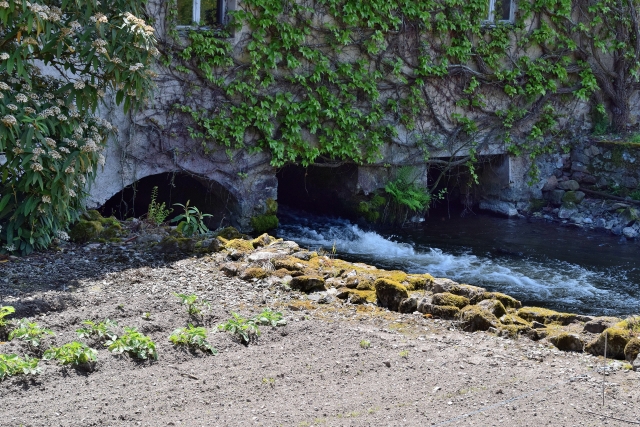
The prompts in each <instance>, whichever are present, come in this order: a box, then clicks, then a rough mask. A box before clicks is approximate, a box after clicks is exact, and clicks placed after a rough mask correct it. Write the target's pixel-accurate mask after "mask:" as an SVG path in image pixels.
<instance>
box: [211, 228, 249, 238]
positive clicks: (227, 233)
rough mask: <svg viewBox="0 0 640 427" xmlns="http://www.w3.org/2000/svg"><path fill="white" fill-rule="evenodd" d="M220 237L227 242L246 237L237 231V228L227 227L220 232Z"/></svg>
mask: <svg viewBox="0 0 640 427" xmlns="http://www.w3.org/2000/svg"><path fill="white" fill-rule="evenodd" d="M218 236H219V237H222V238H223V239H225V240H234V239H242V238H244V237H246V236H245V235H244V234H242V233H240V232H239V231H238V230H236V228H235V227H225V228H223V229H222V230H220V231H219V232H218Z"/></svg>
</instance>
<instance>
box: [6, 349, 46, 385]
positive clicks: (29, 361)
mask: <svg viewBox="0 0 640 427" xmlns="http://www.w3.org/2000/svg"><path fill="white" fill-rule="evenodd" d="M38 362H39V360H38V359H36V358H31V357H29V356H24V359H22V358H20V357H18V356H17V355H15V354H0V381H2V380H4V379H5V378H7V377H11V376H14V375H21V374H22V375H35V374H39V373H40V367H39V366H38Z"/></svg>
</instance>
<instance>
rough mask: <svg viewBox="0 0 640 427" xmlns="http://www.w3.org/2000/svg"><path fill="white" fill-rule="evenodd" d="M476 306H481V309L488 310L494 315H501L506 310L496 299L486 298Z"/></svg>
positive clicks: (505, 312)
mask: <svg viewBox="0 0 640 427" xmlns="http://www.w3.org/2000/svg"><path fill="white" fill-rule="evenodd" d="M478 307H481V308H482V309H483V310H486V311H488V312H489V313H491V314H493V315H494V316H496V317H502V316H504V315H505V314H507V310H506V309H505V308H504V305H502V303H501V302H500V301H499V300H497V299H486V300H484V301H480V302H479V303H478Z"/></svg>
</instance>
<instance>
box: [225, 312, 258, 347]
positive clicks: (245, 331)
mask: <svg viewBox="0 0 640 427" xmlns="http://www.w3.org/2000/svg"><path fill="white" fill-rule="evenodd" d="M231 315H232V316H233V318H232V319H229V320H227V321H226V322H225V323H223V324H221V325H218V329H220V330H221V331H226V332H230V333H231V334H233V335H236V336H237V337H239V338H240V340H241V341H242V342H243V343H245V344H249V342H251V340H252V339H254V338H256V337H259V336H260V329H259V328H258V325H256V322H255V320H254V319H245V318H244V317H241V316H240V315H238V314H237V313H233V312H232V313H231Z"/></svg>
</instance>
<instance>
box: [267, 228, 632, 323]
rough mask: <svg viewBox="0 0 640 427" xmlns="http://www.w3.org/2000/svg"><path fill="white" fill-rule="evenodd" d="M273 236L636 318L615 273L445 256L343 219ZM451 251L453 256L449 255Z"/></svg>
mask: <svg viewBox="0 0 640 427" xmlns="http://www.w3.org/2000/svg"><path fill="white" fill-rule="evenodd" d="M278 235H279V236H280V237H283V238H285V239H287V240H293V241H295V242H297V243H298V244H299V245H300V246H301V247H306V248H308V249H311V250H316V249H318V248H323V249H324V250H326V251H331V250H332V248H333V247H334V245H335V248H336V251H337V253H338V256H339V257H342V258H345V259H348V260H350V261H361V262H367V263H369V264H372V265H375V266H377V267H379V268H386V269H401V270H405V271H407V272H411V273H429V274H431V275H433V276H435V277H448V278H451V279H453V280H456V281H459V282H463V283H469V284H473V285H477V286H482V287H485V288H487V289H489V290H492V291H500V292H504V293H507V294H510V295H512V296H514V297H515V298H518V299H520V300H522V301H523V302H525V303H527V304H536V305H541V306H544V307H548V308H552V309H556V310H563V311H565V310H572V311H577V312H580V313H584V314H597V315H604V314H610V315H625V314H631V313H638V312H640V309H639V308H638V304H639V299H638V296H637V295H635V294H634V293H633V291H631V292H629V290H634V291H635V292H636V293H637V292H638V284H636V283H632V282H631V281H630V280H629V279H628V278H627V277H626V271H624V270H623V269H616V268H605V269H602V268H592V267H591V266H585V265H580V264H578V263H571V262H566V261H558V260H553V259H546V258H545V257H544V255H542V254H541V255H540V256H539V257H531V256H528V257H499V256H498V257H496V256H491V257H490V256H481V255H474V254H472V253H471V250H469V249H467V250H465V249H464V248H461V249H458V250H456V251H446V250H442V249H440V248H437V247H430V246H428V245H424V244H415V243H413V244H412V243H407V242H403V241H400V240H399V238H398V237H385V236H383V235H381V234H379V233H376V232H373V231H365V230H362V229H361V228H360V227H358V226H357V225H355V224H352V223H350V222H349V221H346V220H340V219H327V218H310V217H292V218H290V219H289V220H286V221H285V222H284V224H283V225H282V226H281V227H280V228H279V229H278ZM454 252H455V253H454Z"/></svg>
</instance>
